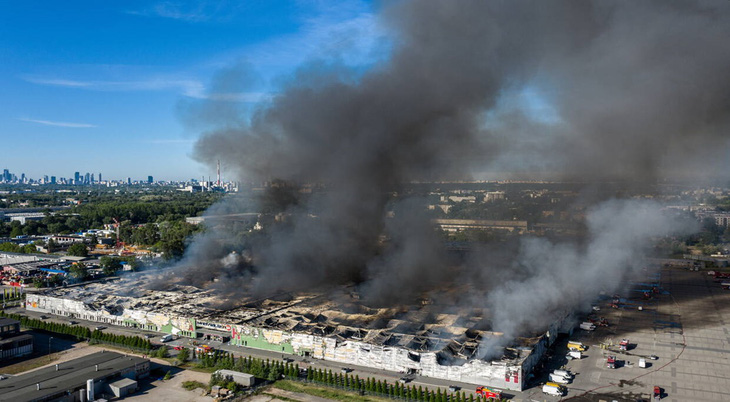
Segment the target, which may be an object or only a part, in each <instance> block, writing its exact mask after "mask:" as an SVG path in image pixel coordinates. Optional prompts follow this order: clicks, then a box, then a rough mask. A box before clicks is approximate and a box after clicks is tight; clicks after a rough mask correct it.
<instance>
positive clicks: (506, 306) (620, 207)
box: [482, 200, 695, 355]
mask: <svg viewBox="0 0 730 402" xmlns="http://www.w3.org/2000/svg"><path fill="white" fill-rule="evenodd" d="M660 210H661V206H660V205H659V204H657V203H655V202H651V201H645V200H608V201H606V202H603V203H601V204H599V205H598V206H596V207H594V208H593V209H592V210H590V211H589V212H588V213H587V215H586V221H587V229H588V234H587V239H586V242H584V243H582V244H581V245H576V244H555V243H552V242H550V241H548V240H546V239H543V238H529V239H525V240H523V241H522V245H521V246H522V247H521V250H520V252H519V254H518V256H517V258H516V259H515V260H514V264H513V266H512V269H511V271H512V272H516V273H519V275H514V276H513V278H510V279H507V280H504V281H503V282H501V283H500V285H499V286H498V287H495V288H494V289H492V290H491V291H490V292H489V293H488V294H487V295H486V298H485V301H486V303H485V304H483V305H484V307H486V308H488V309H489V311H490V313H491V315H492V322H493V329H494V331H496V332H501V333H503V334H504V335H503V336H501V337H493V338H490V339H488V340H487V341H486V342H484V343H483V344H482V353H483V354H485V355H489V354H492V353H498V352H499V350H500V349H499V348H497V347H496V346H507V344H508V343H509V342H510V341H511V340H512V339H514V337H516V336H519V335H521V334H524V333H529V332H531V331H533V332H534V331H539V330H541V329H544V328H546V327H547V326H548V325H550V324H551V323H552V322H553V321H555V320H556V318H558V317H560V316H561V315H562V316H563V317H567V316H568V315H570V314H571V313H573V312H574V311H575V310H583V311H590V303H591V302H592V301H594V300H595V299H596V297H597V295H598V294H599V293H600V292H601V291H603V292H605V293H607V294H612V293H613V292H614V291H616V290H617V289H618V287H619V286H620V285H621V283H622V280H623V279H626V278H627V277H628V276H629V275H630V274H632V273H638V272H640V270H641V268H644V267H646V260H645V259H644V258H643V256H644V255H645V252H646V251H647V249H648V248H649V246H651V244H652V240H653V239H655V238H656V237H658V236H667V235H676V234H687V233H690V232H691V231H692V230H693V229H695V227H694V226H695V225H693V224H692V223H693V222H687V221H683V220H679V219H677V218H674V217H670V216H667V215H665V214H663V213H661V212H660Z"/></svg>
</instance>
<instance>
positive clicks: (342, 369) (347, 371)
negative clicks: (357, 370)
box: [340, 367, 352, 374]
mask: <svg viewBox="0 0 730 402" xmlns="http://www.w3.org/2000/svg"><path fill="white" fill-rule="evenodd" d="M350 371H352V369H351V368H349V367H343V368H341V369H340V372H341V373H342V374H347V373H349V372H350Z"/></svg>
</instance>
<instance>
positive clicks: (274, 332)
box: [26, 275, 559, 391]
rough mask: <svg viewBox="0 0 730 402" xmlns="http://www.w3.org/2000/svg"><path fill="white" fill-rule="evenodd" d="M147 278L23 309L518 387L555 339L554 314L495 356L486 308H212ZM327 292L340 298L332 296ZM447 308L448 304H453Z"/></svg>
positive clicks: (56, 293) (314, 304) (323, 304)
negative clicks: (484, 352) (487, 353)
mask: <svg viewBox="0 0 730 402" xmlns="http://www.w3.org/2000/svg"><path fill="white" fill-rule="evenodd" d="M153 279H154V278H153V277H152V276H151V275H147V276H145V275H140V276H138V277H137V278H135V279H134V281H130V280H124V281H121V280H120V281H114V282H110V283H106V284H101V283H95V284H89V285H85V286H77V287H68V288H63V289H57V290H52V291H47V292H44V293H42V294H29V295H28V296H27V300H26V308H27V309H28V310H31V311H37V312H43V313H51V314H56V315H60V316H65V317H69V318H77V319H83V320H89V321H95V322H100V323H106V324H112V325H118V326H126V327H134V328H140V329H145V330H154V331H158V332H163V333H169V334H174V335H178V336H182V337H189V338H196V337H198V336H209V337H211V336H216V337H219V338H223V339H224V340H225V339H230V343H231V344H232V345H240V346H245V347H251V348H258V349H265V350H270V351H276V352H281V353H286V354H294V355H299V356H305V357H312V358H317V359H324V360H329V361H335V362H341V363H343V364H353V365H359V366H365V367H372V368H377V369H383V370H390V371H398V372H403V373H411V374H417V375H422V376H426V377H433V378H440V379H446V380H451V381H459V382H464V383H471V384H477V385H489V386H494V387H498V388H502V389H508V390H515V391H520V390H522V389H524V387H525V386H526V381H525V379H526V376H527V375H528V374H529V373H530V371H531V370H532V367H534V366H535V364H537V362H538V361H539V360H540V359H541V357H542V356H543V355H544V353H545V351H546V350H547V348H548V347H549V346H550V344H552V342H554V338H555V336H552V337H551V336H548V334H557V332H558V329H559V326H558V323H556V324H554V325H553V328H550V331H549V332H547V333H544V334H536V336H535V337H532V338H520V339H518V340H517V342H516V343H517V344H515V345H512V346H511V347H508V348H506V349H505V350H504V355H503V356H502V357H501V358H499V359H495V360H485V359H482V358H480V351H479V345H480V343H481V342H482V340H483V339H485V338H486V337H496V336H500V335H501V334H499V333H494V332H490V331H489V330H488V328H485V325H486V324H485V322H488V319H487V317H482V316H481V315H480V313H478V312H476V311H450V312H449V313H444V311H449V310H450V309H449V308H448V307H446V306H437V305H433V304H430V303H427V302H424V303H423V304H422V305H419V306H411V307H408V308H405V307H401V308H379V309H377V308H370V307H367V306H365V305H364V304H362V303H361V302H360V300H359V297H358V296H357V295H356V294H354V293H352V292H349V291H347V289H343V290H342V292H341V294H339V295H335V296H333V295H328V297H327V298H325V297H324V296H322V295H320V294H314V293H312V294H297V295H279V296H277V297H276V298H275V300H274V298H273V297H272V298H271V299H259V300H249V301H243V302H242V304H241V305H242V307H236V308H218V307H216V299H215V298H214V297H213V296H212V295H211V294H209V293H208V292H207V291H205V290H201V289H197V288H194V287H190V286H179V285H172V286H170V287H168V288H166V289H164V290H154V291H153V290H146V289H145V286H143V285H144V284H145V283H146V282H147V281H151V280H153ZM334 298H336V299H337V301H336V302H335V301H332V300H333V299H334ZM451 310H453V309H451Z"/></svg>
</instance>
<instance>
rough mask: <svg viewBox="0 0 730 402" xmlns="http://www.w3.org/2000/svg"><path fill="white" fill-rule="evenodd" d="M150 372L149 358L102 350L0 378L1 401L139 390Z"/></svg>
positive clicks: (64, 399) (64, 401)
mask: <svg viewBox="0 0 730 402" xmlns="http://www.w3.org/2000/svg"><path fill="white" fill-rule="evenodd" d="M149 372H150V361H149V360H148V359H143V358H140V357H136V356H127V355H123V354H120V353H116V352H109V351H101V352H97V353H93V354H90V355H87V356H84V357H80V358H78V359H74V360H70V361H67V362H63V363H59V364H56V365H52V366H48V367H45V368H42V369H39V370H34V371H31V372H29V373H25V374H21V375H18V376H14V377H10V378H8V379H5V380H2V382H0V402H6V401H8V402H9V401H12V402H31V401H32V402H36V401H38V402H42V401H59V402H76V401H81V402H84V401H93V400H96V399H100V398H102V397H104V396H114V397H118V398H119V397H123V396H126V395H128V394H129V393H132V392H134V391H136V389H137V380H138V379H141V378H145V377H147V376H148V375H149Z"/></svg>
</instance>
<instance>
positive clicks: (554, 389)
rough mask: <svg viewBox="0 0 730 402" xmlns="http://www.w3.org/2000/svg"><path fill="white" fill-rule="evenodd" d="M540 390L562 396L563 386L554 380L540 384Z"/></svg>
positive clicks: (563, 392)
mask: <svg viewBox="0 0 730 402" xmlns="http://www.w3.org/2000/svg"><path fill="white" fill-rule="evenodd" d="M542 392H544V393H546V394H548V395H553V396H563V395H564V394H565V387H563V386H562V385H560V384H556V383H554V382H548V383H546V384H545V385H543V386H542Z"/></svg>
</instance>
